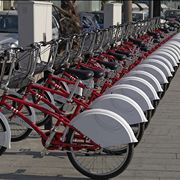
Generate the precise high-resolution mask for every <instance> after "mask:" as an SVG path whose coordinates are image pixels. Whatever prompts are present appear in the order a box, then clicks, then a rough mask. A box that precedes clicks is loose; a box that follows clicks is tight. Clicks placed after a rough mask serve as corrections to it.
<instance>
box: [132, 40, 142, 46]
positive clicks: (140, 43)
mask: <svg viewBox="0 0 180 180" xmlns="http://www.w3.org/2000/svg"><path fill="white" fill-rule="evenodd" d="M129 40H130V41H132V42H133V43H134V44H136V45H138V46H144V44H143V42H142V41H141V40H138V39H132V38H129Z"/></svg>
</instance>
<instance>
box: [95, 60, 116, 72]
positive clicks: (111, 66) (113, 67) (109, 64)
mask: <svg viewBox="0 0 180 180" xmlns="http://www.w3.org/2000/svg"><path fill="white" fill-rule="evenodd" d="M97 62H98V63H99V64H102V65H104V66H105V67H106V68H109V69H111V70H116V69H117V68H118V64H117V63H115V62H107V61H101V60H97Z"/></svg>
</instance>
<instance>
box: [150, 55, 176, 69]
mask: <svg viewBox="0 0 180 180" xmlns="http://www.w3.org/2000/svg"><path fill="white" fill-rule="evenodd" d="M147 59H155V60H160V61H162V62H164V63H165V64H166V65H167V66H168V68H169V69H170V71H171V72H174V68H173V66H172V64H171V63H170V61H169V60H168V59H166V58H165V57H162V56H160V55H155V54H154V55H150V56H148V57H147Z"/></svg>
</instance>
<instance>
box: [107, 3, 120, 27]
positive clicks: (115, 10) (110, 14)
mask: <svg viewBox="0 0 180 180" xmlns="http://www.w3.org/2000/svg"><path fill="white" fill-rule="evenodd" d="M121 20H122V4H121V3H106V4H105V5H104V27H105V28H108V27H109V26H112V25H117V23H119V24H121Z"/></svg>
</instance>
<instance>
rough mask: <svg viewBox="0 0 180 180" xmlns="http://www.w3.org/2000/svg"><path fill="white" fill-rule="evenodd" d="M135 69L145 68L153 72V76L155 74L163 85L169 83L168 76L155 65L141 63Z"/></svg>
mask: <svg viewBox="0 0 180 180" xmlns="http://www.w3.org/2000/svg"><path fill="white" fill-rule="evenodd" d="M134 69H135V70H144V71H147V72H149V73H150V74H152V75H153V76H155V77H156V78H157V79H158V81H159V83H160V84H161V85H162V84H165V83H168V80H167V78H166V76H165V75H164V73H163V72H162V71H161V70H160V69H159V68H157V67H156V66H154V65H151V64H139V65H138V66H136V67H135V68H134Z"/></svg>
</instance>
